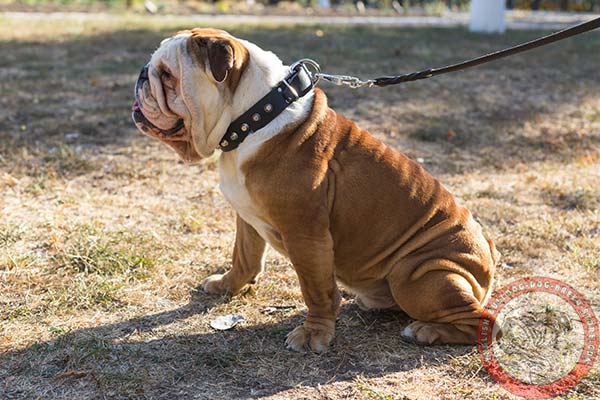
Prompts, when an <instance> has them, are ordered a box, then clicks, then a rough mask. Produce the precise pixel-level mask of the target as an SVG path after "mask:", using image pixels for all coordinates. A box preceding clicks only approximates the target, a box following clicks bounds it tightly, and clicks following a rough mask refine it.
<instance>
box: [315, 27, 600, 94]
mask: <svg viewBox="0 0 600 400" xmlns="http://www.w3.org/2000/svg"><path fill="white" fill-rule="evenodd" d="M597 28H600V17H598V18H595V19H593V20H591V21H588V22H584V23H582V24H579V25H575V26H573V27H571V28H567V29H564V30H562V31H558V32H555V33H552V34H550V35H548V36H544V37H541V38H539V39H535V40H532V41H530V42H527V43H523V44H520V45H517V46H514V47H509V48H508V49H504V50H500V51H496V52H493V53H489V54H486V55H484V56H481V57H477V58H473V59H471V60H467V61H463V62H461V63H458V64H452V65H448V66H445V67H442V68H429V69H425V70H421V71H416V72H411V73H410V74H404V75H397V76H381V77H379V78H374V79H369V80H367V81H363V80H360V79H359V78H356V77H353V76H346V75H330V74H323V73H320V72H319V73H317V74H315V75H316V76H317V77H318V78H319V79H323V80H325V81H328V82H331V83H333V84H336V85H347V86H350V87H351V88H359V87H363V86H369V87H372V86H378V87H384V86H389V85H397V84H399V83H405V82H411V81H416V80H419V79H427V78H431V77H434V76H437V75H442V74H447V73H449V72H455V71H460V70H463V69H467V68H471V67H475V66H477V65H481V64H485V63H488V62H491V61H494V60H498V59H500V58H504V57H508V56H512V55H513V54H518V53H522V52H524V51H527V50H531V49H535V48H536V47H541V46H545V45H547V44H550V43H554V42H557V41H559V40H563V39H567V38H570V37H573V36H575V35H580V34H582V33H585V32H589V31H592V30H594V29H597Z"/></svg>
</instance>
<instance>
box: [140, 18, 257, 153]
mask: <svg viewBox="0 0 600 400" xmlns="http://www.w3.org/2000/svg"><path fill="white" fill-rule="evenodd" d="M248 60H249V55H248V50H247V49H246V47H245V46H244V44H243V43H242V42H241V41H240V40H238V39H236V38H234V37H233V36H231V35H230V34H228V33H227V32H225V31H221V30H215V29H193V30H190V31H183V32H179V33H178V34H177V35H175V36H173V37H171V38H168V39H165V40H163V42H162V43H161V45H160V47H159V48H158V50H156V52H155V53H154V54H153V55H152V58H151V59H150V62H149V63H148V64H147V65H146V66H145V67H144V68H143V70H142V72H141V74H140V76H139V78H138V80H137V83H136V85H135V98H136V101H135V103H134V104H133V110H132V111H133V119H134V121H135V123H136V126H137V127H138V128H139V129H140V130H141V131H142V132H143V133H145V134H146V135H148V136H151V137H154V138H157V139H159V140H160V141H162V142H164V143H166V144H168V145H169V146H171V147H172V148H173V149H175V150H176V151H177V153H178V154H179V156H180V157H181V158H182V159H183V160H185V161H187V162H194V161H198V160H200V159H201V158H203V157H208V156H210V155H211V154H212V153H213V152H214V150H215V149H216V148H217V145H218V143H219V140H220V139H221V136H222V134H223V133H224V132H225V130H226V129H227V127H228V126H229V123H230V122H231V121H232V119H233V115H232V114H233V112H234V111H233V107H232V103H233V97H234V94H235V92H236V89H237V87H238V84H239V82H240V79H241V76H242V74H243V73H244V70H245V69H246V66H247V64H248Z"/></svg>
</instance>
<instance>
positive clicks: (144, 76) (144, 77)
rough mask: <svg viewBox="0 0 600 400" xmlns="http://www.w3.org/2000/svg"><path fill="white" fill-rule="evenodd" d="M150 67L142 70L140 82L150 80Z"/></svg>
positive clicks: (146, 66) (145, 66)
mask: <svg viewBox="0 0 600 400" xmlns="http://www.w3.org/2000/svg"><path fill="white" fill-rule="evenodd" d="M148 67H149V64H146V65H144V68H142V72H140V76H139V77H138V80H145V81H147V80H148Z"/></svg>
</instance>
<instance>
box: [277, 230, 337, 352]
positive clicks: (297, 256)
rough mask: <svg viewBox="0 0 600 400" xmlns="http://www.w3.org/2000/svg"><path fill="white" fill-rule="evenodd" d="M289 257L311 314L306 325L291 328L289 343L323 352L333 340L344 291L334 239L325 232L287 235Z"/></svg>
mask: <svg viewBox="0 0 600 400" xmlns="http://www.w3.org/2000/svg"><path fill="white" fill-rule="evenodd" d="M284 242H285V247H286V249H287V252H288V256H289V257H290V260H291V261H292V264H293V265H294V268H295V270H296V273H297V274H298V279H299V280H300V288H301V290H302V295H303V296H304V302H305V303H306V305H307V307H308V315H307V317H306V320H305V321H304V324H303V325H301V326H298V327H297V328H296V329H294V330H293V331H291V332H290V333H289V334H288V336H287V340H286V345H287V347H288V348H291V349H293V350H296V351H304V350H306V349H307V348H310V349H311V350H313V351H315V352H318V353H322V352H324V351H326V350H327V347H328V345H329V343H330V342H331V340H332V339H333V336H334V333H335V318H336V316H337V312H338V310H339V307H340V294H339V292H338V288H337V285H336V283H335V268H334V257H333V240H332V238H331V235H330V233H329V232H328V231H327V232H325V233H323V234H321V235H316V236H313V235H310V236H307V235H296V236H287V237H286V235H284Z"/></svg>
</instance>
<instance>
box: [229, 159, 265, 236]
mask: <svg viewBox="0 0 600 400" xmlns="http://www.w3.org/2000/svg"><path fill="white" fill-rule="evenodd" d="M219 179H220V183H219V186H220V188H221V192H222V193H223V195H224V196H225V198H226V199H227V201H228V202H229V204H231V206H232V207H233V209H234V210H235V211H236V212H237V213H238V215H239V216H240V217H241V218H242V219H243V220H244V221H246V222H247V223H248V224H250V225H251V226H252V227H253V228H254V229H256V231H257V232H258V234H259V235H260V236H261V237H262V238H263V239H265V240H267V241H268V236H267V232H268V230H269V229H271V227H270V226H269V225H268V224H267V223H266V222H265V221H263V220H262V219H261V218H260V217H259V211H258V209H257V208H256V206H255V204H254V202H253V201H252V198H251V197H250V193H249V192H248V189H247V188H246V178H245V176H244V173H243V172H242V171H241V169H240V165H239V154H238V152H237V151H233V152H231V153H223V154H222V155H221V157H220V158H219Z"/></svg>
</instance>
